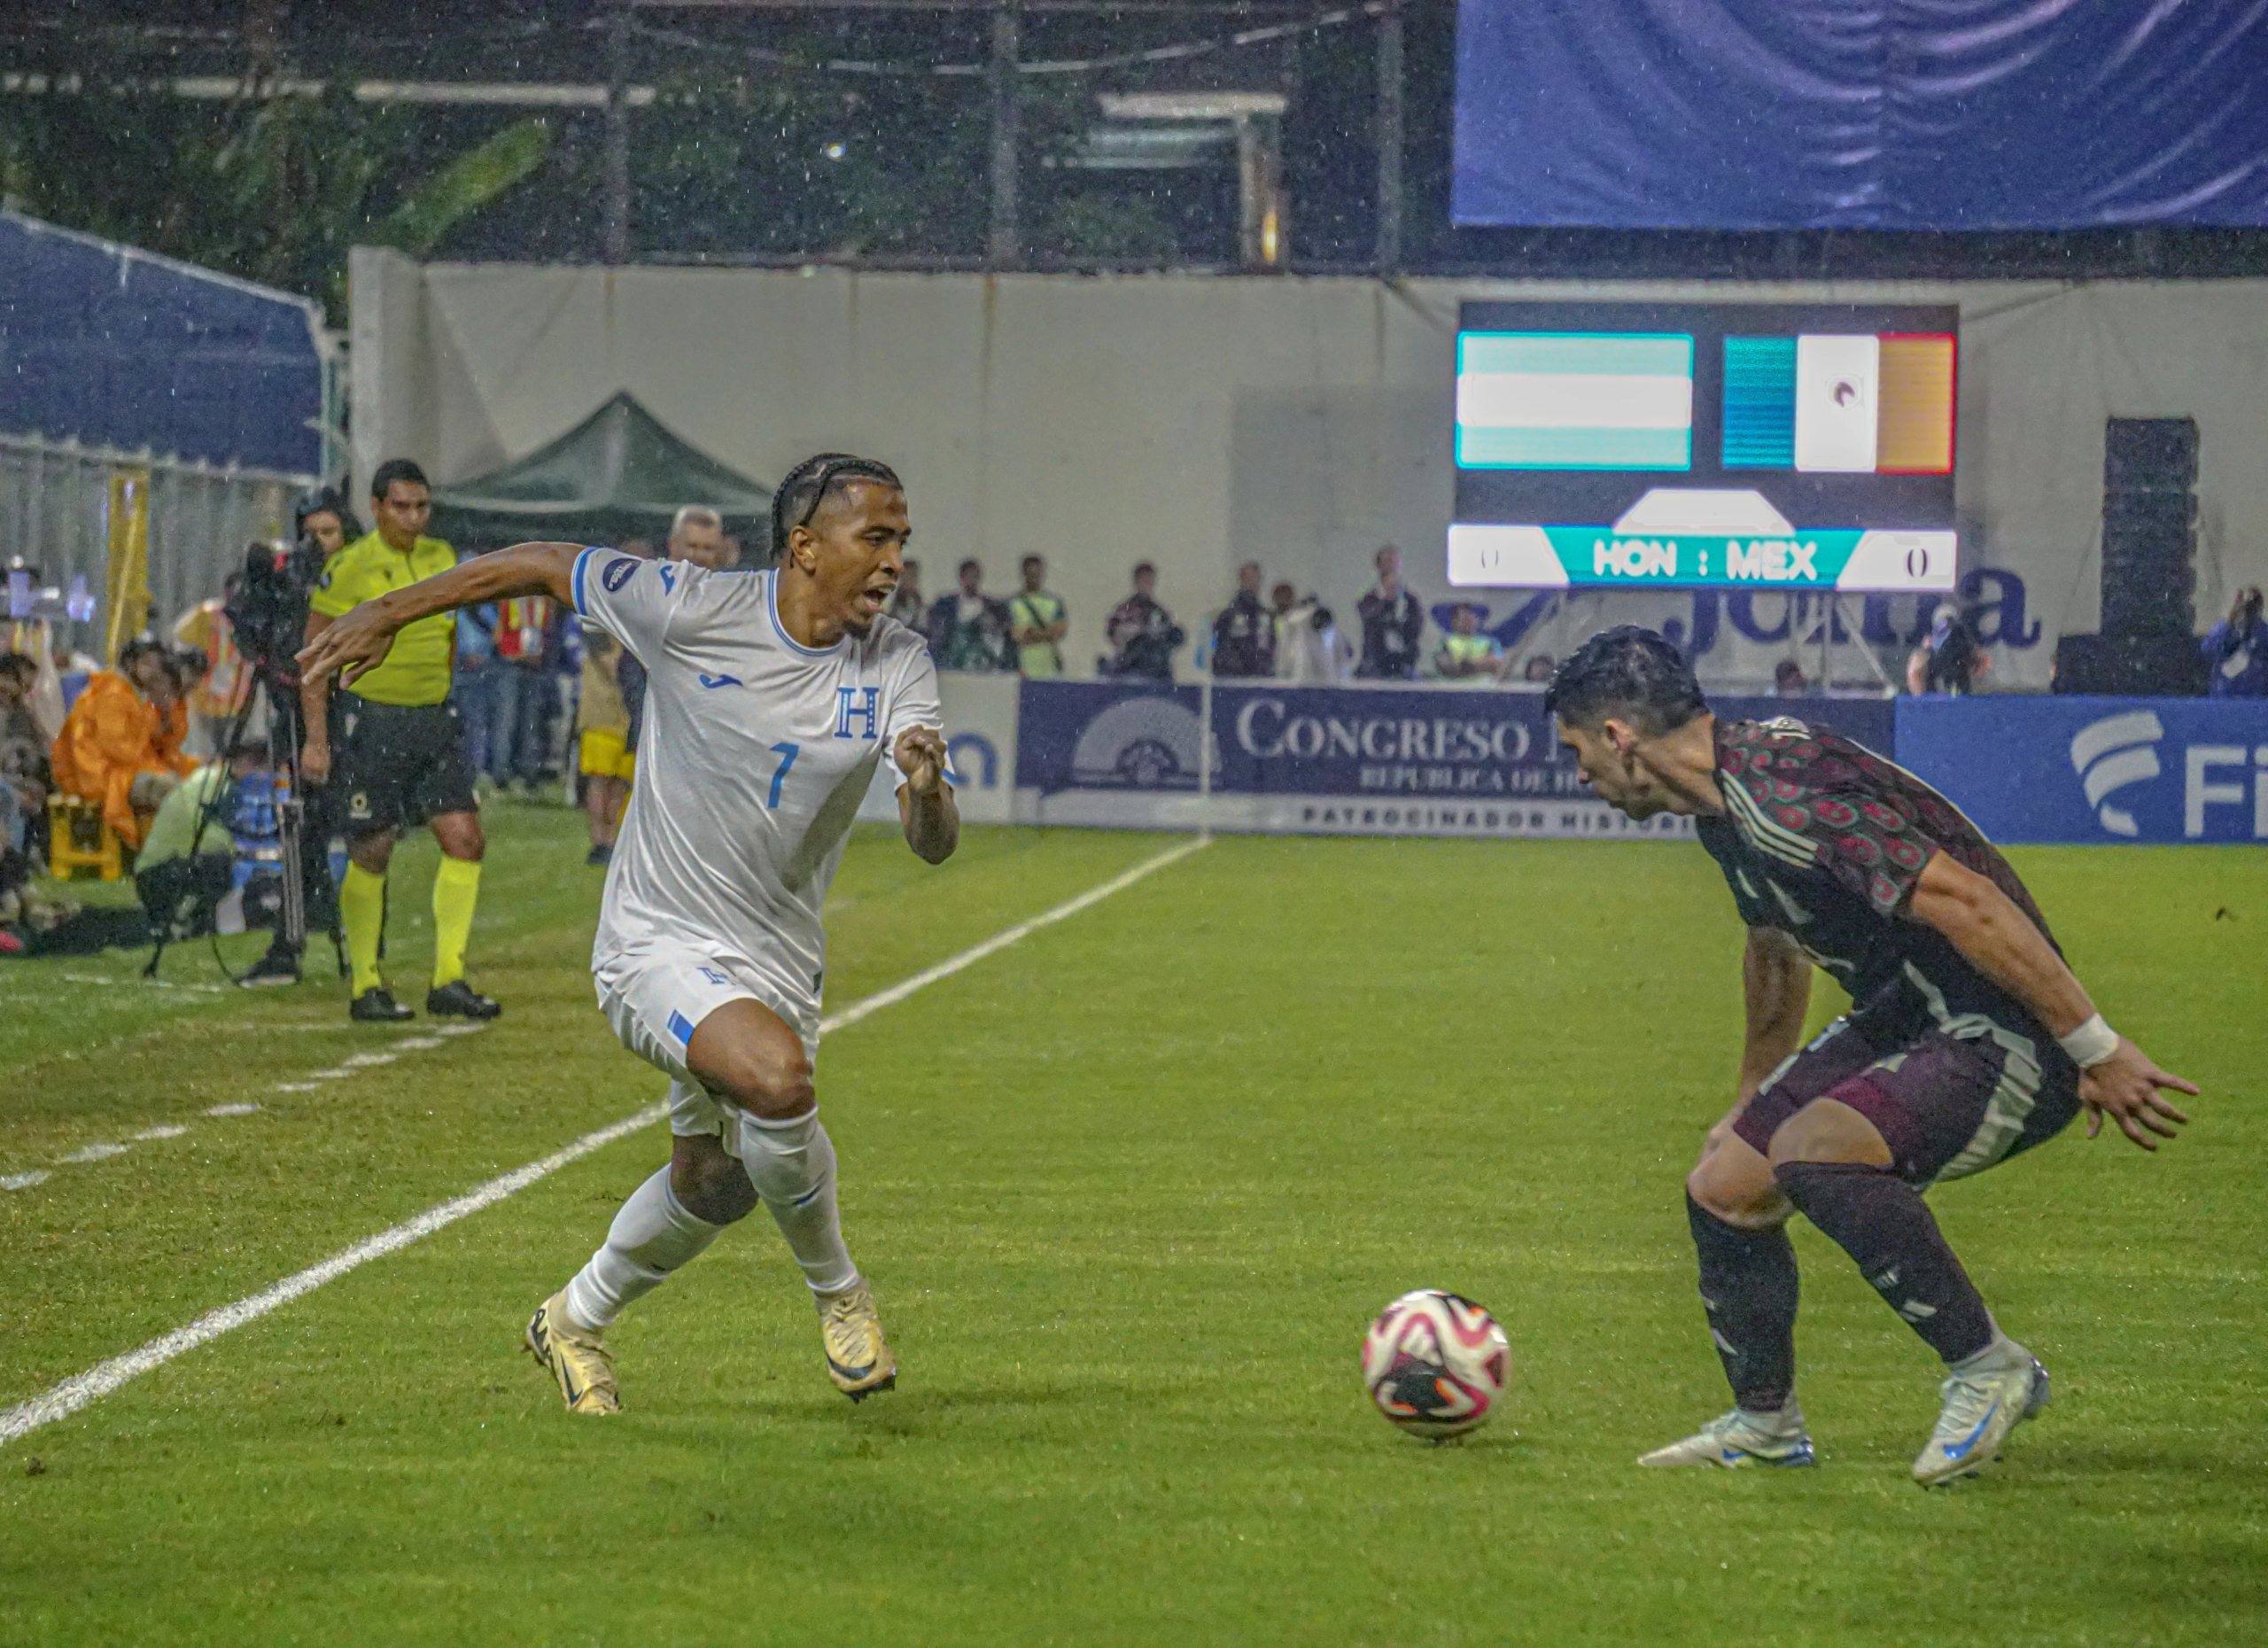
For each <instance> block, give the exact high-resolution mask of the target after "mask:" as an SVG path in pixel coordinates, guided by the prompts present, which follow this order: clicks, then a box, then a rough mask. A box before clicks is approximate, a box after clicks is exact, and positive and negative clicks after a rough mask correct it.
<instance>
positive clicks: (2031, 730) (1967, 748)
mask: <svg viewBox="0 0 2268 1648" xmlns="http://www.w3.org/2000/svg"><path fill="white" fill-rule="evenodd" d="M1897 711H1898V717H1897V729H1896V737H1897V746H1898V751H1897V755H1898V762H1899V765H1900V766H1904V767H1906V768H1907V770H1908V771H1910V772H1913V773H1916V774H1918V775H1919V776H1920V777H1921V778H1922V779H1924V780H1925V781H1928V782H1929V783H1930V784H1931V785H1933V786H1935V787H1936V788H1937V789H1938V790H1940V791H1942V792H1943V793H1944V794H1945V796H1946V798H1947V799H1949V800H1951V801H1952V802H1953V804H1954V805H1957V806H1959V807H1960V808H1961V810H1962V811H1963V812H1966V813H1968V814H1969V817H1970V818H1971V819H1973V820H1976V822H1977V826H1978V828H1981V829H1983V830H1984V832H1985V834H1986V835H1987V836H1991V837H1992V839H1993V840H1994V841H1999V842H2077V843H2091V844H2096V845H2108V844H2116V843H2122V842H2135V843H2169V844H2171V843H2222V844H2233V843H2261V842H2268V700H2262V699H2257V698H2251V699H2245V698H2088V697H2078V696H2071V697H2044V698H2033V697H2016V696H2008V697H1989V696H1988V697H1979V698H1901V699H1899V701H1898V705H1897Z"/></svg>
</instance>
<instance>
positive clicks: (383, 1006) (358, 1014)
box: [346, 984, 417, 1024]
mask: <svg viewBox="0 0 2268 1648" xmlns="http://www.w3.org/2000/svg"><path fill="white" fill-rule="evenodd" d="M346 1016H347V1017H348V1018H350V1019H353V1020H356V1021H358V1022H361V1023H364V1024H399V1023H400V1022H402V1020H404V1019H414V1018H416V1016H417V1015H416V1014H415V1013H413V1012H411V1011H410V1010H409V1009H408V1007H403V1006H402V1005H401V1003H400V1002H399V1001H396V1000H395V999H393V992H392V991H390V990H388V989H387V988H386V987H385V986H384V984H380V985H377V986H376V987H375V988H373V989H370V990H366V991H363V992H362V993H361V995H359V996H357V997H355V998H354V1002H353V1006H352V1007H348V1008H347V1009H346Z"/></svg>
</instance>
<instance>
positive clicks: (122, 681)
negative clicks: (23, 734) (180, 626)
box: [49, 636, 197, 847]
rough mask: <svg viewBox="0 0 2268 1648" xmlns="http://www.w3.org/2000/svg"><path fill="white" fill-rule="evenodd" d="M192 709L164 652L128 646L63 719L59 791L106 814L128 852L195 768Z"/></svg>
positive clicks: (145, 643) (56, 760) (57, 754)
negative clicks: (190, 744)
mask: <svg viewBox="0 0 2268 1648" xmlns="http://www.w3.org/2000/svg"><path fill="white" fill-rule="evenodd" d="M188 733H189V711H188V709H187V708H186V706H185V705H183V703H182V692H181V682H180V681H179V680H177V679H176V678H175V674H174V668H173V663H172V661H171V660H170V659H169V658H168V657H167V656H166V649H165V648H164V647H163V646H161V645H160V644H159V642H157V641H153V640H151V639H150V638H149V637H147V636H144V637H141V638H139V639H137V640H134V641H128V642H127V643H126V646H125V647H124V649H122V650H120V653H119V655H118V668H116V669H115V670H97V671H96V672H94V673H93V674H92V675H90V676H89V677H88V680H87V685H86V688H85V690H83V691H82V692H81V693H80V695H79V696H78V699H77V701H76V702H74V704H72V706H71V713H70V714H69V715H67V716H66V717H65V718H64V720H63V731H62V733H61V734H60V735H58V737H57V739H56V741H55V744H54V747H53V749H52V750H50V756H49V759H50V764H51V766H52V768H53V771H54V773H55V785H56V788H57V789H59V790H61V791H62V792H63V793H64V794H65V795H66V796H76V797H79V798H80V799H82V800H84V801H89V802H92V803H94V804H95V805H97V806H99V807H100V808H101V809H102V814H103V822H104V823H105V824H107V825H109V826H110V828H112V829H113V830H114V831H116V832H117V834H118V838H119V840H120V841H121V842H124V843H126V844H127V845H128V846H129V847H138V846H140V845H141V844H142V836H143V833H144V831H145V830H146V829H147V828H149V822H150V820H151V818H152V817H154V816H155V815H156V813H157V811H158V809H159V806H161V805H164V802H165V799H166V797H167V796H169V795H171V794H172V793H173V792H174V790H175V788H176V787H177V786H178V785H179V784H180V782H181V781H182V778H183V775H184V774H185V773H189V772H190V771H191V770H192V769H193V768H195V766H197V763H196V762H194V761H192V760H190V758H188V757H187V756H185V755H183V753H182V741H183V739H184V738H185V737H186V736H187V735H188Z"/></svg>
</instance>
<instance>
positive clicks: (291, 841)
mask: <svg viewBox="0 0 2268 1648" xmlns="http://www.w3.org/2000/svg"><path fill="white" fill-rule="evenodd" d="M263 701H264V702H265V703H266V704H267V705H268V750H269V765H270V766H271V767H272V768H273V770H274V772H275V773H276V777H277V778H278V779H279V780H280V781H281V788H282V793H281V794H280V795H278V796H277V797H276V846H277V851H278V859H279V863H278V869H279V872H280V874H281V877H282V881H283V886H282V889H281V895H282V897H281V902H280V907H279V908H278V910H277V912H276V929H275V930H276V937H275V940H274V942H273V943H272V944H270V945H269V948H268V953H269V954H270V955H275V954H276V953H278V952H283V953H285V954H288V955H289V956H290V958H291V963H292V965H293V967H294V968H296V967H297V966H298V964H299V958H300V957H301V956H302V955H304V954H305V953H306V951H307V910H308V906H309V903H310V902H311V898H312V901H314V902H320V903H323V904H326V905H328V906H329V908H330V920H329V922H328V931H329V935H330V943H331V948H332V951H333V952H334V953H335V954H336V955H337V957H338V976H340V977H341V978H344V977H346V976H347V959H346V934H345V932H344V931H343V930H342V929H341V928H340V926H339V922H338V898H337V896H336V894H335V893H332V892H331V890H330V862H329V859H328V856H327V855H326V854H325V853H324V851H323V850H322V842H323V840H327V838H328V836H329V832H328V831H327V830H321V829H320V828H319V836H320V839H319V840H318V842H317V845H316V851H315V854H314V856H313V857H310V856H309V855H308V853H307V820H308V812H309V809H308V806H307V798H306V790H305V787H304V786H303V785H302V784H301V782H300V773H299V749H300V739H301V737H302V735H303V733H302V722H301V716H300V709H299V692H298V690H297V688H295V687H293V686H291V685H290V684H288V683H284V682H281V681H278V680H275V679H274V678H273V674H272V672H270V671H269V670H268V669H267V668H265V667H263V666H261V665H259V664H257V663H255V664H254V665H253V666H252V685H251V688H250V690H249V691H247V692H245V695H244V700H243V702H242V703H241V704H238V705H237V710H236V712H235V713H234V714H233V715H231V716H230V717H229V721H228V724H227V727H226V730H225V731H224V732H223V733H222V734H221V738H220V748H219V749H218V750H216V751H215V752H214V759H215V760H218V761H221V762H226V761H227V760H228V759H229V750H233V749H235V748H236V747H237V744H238V743H239V742H241V741H242V739H243V737H244V731H245V727H248V726H250V725H251V724H252V714H253V711H254V710H255V709H256V708H257V707H258V706H259V705H260V704H261V703H262V702H263ZM234 788H235V787H234V786H233V785H229V784H222V785H217V786H215V787H214V792H213V794H212V796H211V797H209V798H207V799H206V802H205V803H204V805H202V806H200V807H199V808H198V820H197V831H196V834H195V835H194V836H192V837H191V838H190V850H189V859H190V862H191V863H194V862H196V859H197V855H198V849H199V848H200V847H201V846H202V845H203V843H204V841H205V836H206V831H208V830H209V829H212V828H214V827H215V826H216V825H218V826H219V827H220V828H221V829H222V831H223V832H224V834H226V835H227V836H228V837H229V840H230V842H231V843H233V842H234V839H235V836H234V832H233V831H231V830H229V828H228V826H227V824H226V823H225V822H224V821H223V820H222V817H221V814H222V812H223V810H224V809H225V808H226V807H227V806H228V805H229V800H230V797H232V796H233V794H234ZM315 816H316V821H317V824H318V827H320V825H321V823H322V819H323V817H324V810H323V809H322V807H321V806H320V805H318V806H317V807H316V808H315ZM155 937H156V946H157V947H156V948H155V949H154V950H152V951H151V954H150V962H149V965H148V966H147V967H145V968H143V970H142V976H144V978H154V977H156V976H157V973H158V963H159V960H161V959H162V958H163V957H164V955H165V953H166V945H167V943H168V942H169V941H170V938H171V934H170V933H169V932H168V931H167V930H166V929H164V928H159V930H158V932H157V933H156V936H155ZM220 939H221V936H220V933H219V931H218V929H215V930H214V934H213V959H214V962H215V963H216V964H218V965H219V967H220V968H221V972H222V973H223V974H225V975H227V976H228V977H229V982H231V983H243V982H244V979H243V976H240V975H237V974H235V973H230V972H229V966H228V963H227V962H225V961H222V960H221V952H220Z"/></svg>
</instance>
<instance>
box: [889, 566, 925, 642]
mask: <svg viewBox="0 0 2268 1648" xmlns="http://www.w3.org/2000/svg"><path fill="white" fill-rule="evenodd" d="M887 610H888V611H889V615H890V617H892V618H896V619H897V621H898V622H899V623H901V624H903V625H905V627H906V628H908V629H910V630H912V631H913V633H914V634H917V635H919V634H924V633H925V632H926V630H927V628H928V611H927V610H926V609H925V607H924V605H923V602H922V600H921V563H920V562H919V561H917V560H915V559H914V558H913V556H907V557H906V558H905V563H904V564H903V567H902V570H901V571H899V573H898V578H897V588H896V589H893V590H891V591H890V592H889V608H888V609H887Z"/></svg>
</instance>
